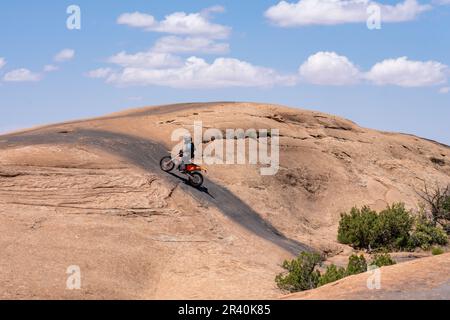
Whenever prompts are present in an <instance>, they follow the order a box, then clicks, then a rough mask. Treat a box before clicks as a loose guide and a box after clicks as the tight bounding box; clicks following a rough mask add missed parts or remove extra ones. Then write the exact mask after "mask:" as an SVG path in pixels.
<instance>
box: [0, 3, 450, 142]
mask: <svg viewBox="0 0 450 320" xmlns="http://www.w3.org/2000/svg"><path fill="white" fill-rule="evenodd" d="M358 1H360V0H350V2H347V3H344V2H342V1H339V0H336V1H334V2H331V0H301V1H298V0H289V1H287V3H284V4H280V3H279V1H276V0H275V1H268V0H267V1H262V0H260V1H226V0H223V1H217V0H216V1H209V0H202V1H151V0H146V1H119V0H116V1H111V0H109V1H106V0H97V1H84V0H79V1H60V0H58V1H56V0H54V1H50V0H43V1H33V2H30V1H23V0H16V1H3V2H2V4H1V10H0V37H1V41H0V66H2V65H3V66H2V67H1V68H0V79H1V80H0V131H2V132H5V131H8V130H12V129H17V128H25V127H29V126H32V125H37V124H45V123H52V122H57V121H63V120H69V119H77V118H86V117H91V116H97V115H103V114H105V113H109V112H114V111H117V110H122V109H125V108H130V107H139V106H145V105H155V104H163V103H176V102H192V101H256V102H270V103H279V104H284V105H288V106H292V107H300V108H306V109H314V110H320V111H325V112H329V113H332V114H337V115H340V116H344V117H346V118H349V119H351V120H353V121H356V122H358V123H359V124H360V125H363V126H366V127H371V128H376V129H381V130H389V131H401V132H408V133H414V134H417V135H419V136H423V137H426V138H430V139H435V140H438V141H441V142H444V143H447V144H450V130H449V129H448V127H449V125H448V123H449V119H450V93H448V91H449V89H448V88H449V86H450V85H449V83H448V78H449V76H450V73H449V70H448V67H447V66H449V65H450V55H449V52H450V39H449V37H450V35H449V32H448V30H450V5H449V4H445V3H444V2H449V1H447V0H440V2H441V3H438V2H430V1H420V2H416V1H415V0H406V3H405V1H404V0H403V1H402V0H398V1H380V2H379V3H378V5H379V7H380V8H381V29H378V30H369V29H368V28H367V26H366V22H365V20H366V16H364V15H366V13H365V12H363V11H362V9H361V8H364V11H365V7H366V6H367V5H370V4H371V3H369V2H368V1H365V2H364V1H363V2H358ZM330 3H331V4H330ZM399 3H400V4H403V6H400V7H399V6H397V7H395V5H397V4H399ZM72 4H76V5H78V6H79V7H80V9H81V30H69V29H67V27H66V20H67V18H68V14H67V13H66V9H67V7H68V6H69V5H72ZM208 8H210V9H209V10H208ZM211 8H212V9H211ZM311 8H312V9H311ZM314 8H315V9H317V10H314ZM175 12H184V13H185V15H181V16H180V15H179V16H178V18H177V16H176V15H173V13H175ZM127 13H128V15H127ZM189 14H196V15H192V16H190V15H189ZM363 14H364V15H363ZM166 16H168V18H165V17H166ZM176 19H179V22H180V21H181V25H177V24H173V21H175V20H176ZM188 20H189V21H190V23H187V24H186V25H184V24H183V23H184V22H186V21H188ZM183 21H184V22H183ZM189 21H188V22H189ZM199 22H200V24H198V23H199ZM202 23H203V24H202ZM167 44H170V45H171V46H172V47H170V46H169V47H168V46H167ZM64 49H66V50H65V51H63V50H64ZM121 52H122V55H120V53H121ZM58 54H59V57H58ZM191 57H195V58H191ZM402 57H407V58H402ZM2 61H3V63H2ZM45 66H47V67H45ZM44 69H45V71H44Z"/></svg>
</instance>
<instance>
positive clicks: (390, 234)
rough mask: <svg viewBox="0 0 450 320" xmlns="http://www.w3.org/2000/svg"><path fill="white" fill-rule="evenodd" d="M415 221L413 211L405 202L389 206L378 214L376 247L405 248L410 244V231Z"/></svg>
mask: <svg viewBox="0 0 450 320" xmlns="http://www.w3.org/2000/svg"><path fill="white" fill-rule="evenodd" d="M413 223H414V218H413V217H412V215H411V212H409V211H408V210H406V209H405V205H404V204H403V203H395V204H393V205H392V206H388V207H387V208H386V209H385V210H383V211H381V212H380V214H379V215H378V223H377V224H376V227H377V229H376V241H375V245H374V248H381V247H388V248H392V249H394V248H404V247H406V246H407V244H408V239H409V232H410V231H411V229H412V227H413Z"/></svg>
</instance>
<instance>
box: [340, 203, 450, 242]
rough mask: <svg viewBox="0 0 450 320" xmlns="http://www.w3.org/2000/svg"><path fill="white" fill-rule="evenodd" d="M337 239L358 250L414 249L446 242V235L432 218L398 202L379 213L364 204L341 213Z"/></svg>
mask: <svg viewBox="0 0 450 320" xmlns="http://www.w3.org/2000/svg"><path fill="white" fill-rule="evenodd" d="M338 241H339V242H340V243H343V244H348V245H350V246H352V247H354V248H357V249H362V248H363V249H369V250H372V249H373V250H394V249H407V250H413V249H414V248H417V247H421V248H423V249H428V248H429V247H430V246H431V245H433V244H438V245H445V244H446V243H447V242H448V237H447V235H446V234H445V232H444V230H443V229H442V228H441V227H440V226H437V224H436V223H435V222H434V220H432V219H429V218H427V217H426V216H425V215H419V217H415V216H414V215H413V214H412V213H411V211H408V210H406V209H405V206H404V204H402V203H397V204H393V205H392V206H388V207H387V208H386V209H385V210H383V211H381V212H380V213H377V212H375V211H373V210H371V209H370V208H368V207H363V208H362V209H361V210H360V209H358V208H352V210H351V211H350V213H349V214H346V213H344V214H342V215H341V220H340V222H339V229H338Z"/></svg>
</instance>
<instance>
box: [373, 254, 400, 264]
mask: <svg viewBox="0 0 450 320" xmlns="http://www.w3.org/2000/svg"><path fill="white" fill-rule="evenodd" d="M370 264H371V265H375V266H377V267H379V268H381V267H383V266H392V265H394V264H396V262H395V261H394V260H393V259H392V257H391V256H390V255H389V253H375V254H374V256H373V257H372V259H371V262H370Z"/></svg>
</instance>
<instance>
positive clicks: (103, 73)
mask: <svg viewBox="0 0 450 320" xmlns="http://www.w3.org/2000/svg"><path fill="white" fill-rule="evenodd" d="M112 72H113V70H112V69H111V68H99V69H95V70H91V71H89V72H88V73H87V74H86V75H87V76H88V77H89V78H94V79H102V78H107V77H108V76H109V75H111V73H112Z"/></svg>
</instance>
